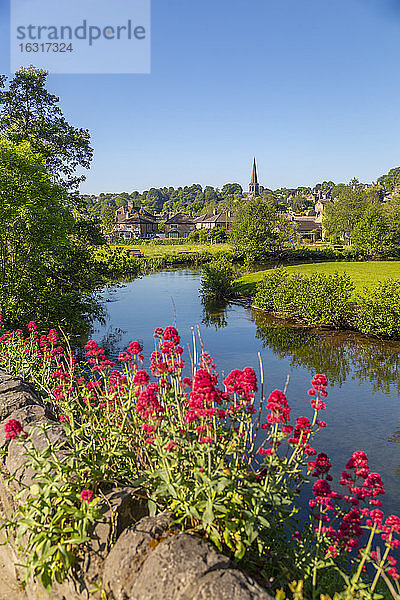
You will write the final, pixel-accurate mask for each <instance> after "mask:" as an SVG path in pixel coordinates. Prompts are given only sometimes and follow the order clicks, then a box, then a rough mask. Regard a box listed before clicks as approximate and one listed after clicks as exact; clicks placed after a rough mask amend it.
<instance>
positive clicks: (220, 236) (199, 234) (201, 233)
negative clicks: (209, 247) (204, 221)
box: [188, 227, 228, 244]
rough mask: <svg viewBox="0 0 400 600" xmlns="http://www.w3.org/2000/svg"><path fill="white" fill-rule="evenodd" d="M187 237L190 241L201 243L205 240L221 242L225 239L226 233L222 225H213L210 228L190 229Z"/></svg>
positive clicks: (226, 237) (205, 241)
mask: <svg viewBox="0 0 400 600" xmlns="http://www.w3.org/2000/svg"><path fill="white" fill-rule="evenodd" d="M188 239H189V241H190V242H199V243H201V244H204V243H207V242H215V243H219V244H223V243H225V242H226V241H227V239H228V235H227V232H226V229H225V228H224V227H213V228H212V229H206V228H203V229H196V230H195V231H191V232H190V233H189V237H188Z"/></svg>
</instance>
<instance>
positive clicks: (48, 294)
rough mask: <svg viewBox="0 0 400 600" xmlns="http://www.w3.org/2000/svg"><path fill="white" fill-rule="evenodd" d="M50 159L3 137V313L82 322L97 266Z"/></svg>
mask: <svg viewBox="0 0 400 600" xmlns="http://www.w3.org/2000/svg"><path fill="white" fill-rule="evenodd" d="M65 195H66V192H65V189H64V187H63V186H61V185H59V184H57V183H54V182H53V180H52V178H51V176H50V175H49V174H48V172H47V165H46V161H45V159H44V158H43V157H41V156H40V155H38V154H37V153H35V152H33V150H32V148H31V147H30V145H29V143H28V142H22V143H20V144H14V143H12V142H10V141H8V140H4V139H0V313H1V314H2V316H3V318H4V319H5V320H6V322H7V323H8V324H9V325H12V324H14V325H18V326H21V324H23V323H26V322H27V321H29V320H37V321H39V322H42V323H44V322H45V323H46V324H47V325H48V324H49V323H51V324H53V325H54V324H56V323H58V324H60V325H62V326H63V327H64V328H67V329H70V326H72V327H73V326H74V325H76V326H77V327H82V324H83V322H84V321H83V318H82V314H83V313H84V312H86V311H88V310H89V309H90V306H91V301H90V299H89V298H88V296H87V293H88V290H89V289H90V287H91V286H93V285H94V280H93V277H94V276H93V267H92V263H91V260H90V254H89V253H88V249H87V245H86V243H85V241H84V237H83V236H82V235H79V232H78V230H77V228H76V222H75V221H74V218H73V216H72V213H71V211H70V210H69V208H68V207H67V205H66V202H65Z"/></svg>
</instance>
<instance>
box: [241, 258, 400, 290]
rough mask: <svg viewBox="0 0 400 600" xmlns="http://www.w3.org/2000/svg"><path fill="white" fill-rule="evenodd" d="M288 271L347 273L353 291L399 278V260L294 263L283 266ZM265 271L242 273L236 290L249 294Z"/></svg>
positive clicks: (330, 273)
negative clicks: (353, 288)
mask: <svg viewBox="0 0 400 600" xmlns="http://www.w3.org/2000/svg"><path fill="white" fill-rule="evenodd" d="M285 268H286V269H288V271H290V272H294V273H304V274H306V275H310V274H311V273H323V274H324V275H333V273H335V272H338V273H340V274H341V273H347V274H348V275H350V277H351V279H352V281H353V283H354V285H355V288H356V289H355V291H354V293H355V294H356V293H357V292H360V291H361V290H362V288H363V287H364V286H367V287H368V286H371V285H373V284H375V283H377V282H378V281H382V280H384V279H388V278H389V277H391V278H393V279H397V278H400V261H367V262H326V263H311V264H304V265H294V266H289V267H285ZM265 272H266V271H257V272H255V273H250V274H249V275H244V276H243V277H240V278H239V279H238V280H237V281H236V285H235V287H236V290H237V292H238V293H240V294H242V295H251V294H252V293H253V291H254V289H255V286H256V284H257V283H258V282H259V281H261V279H262V278H263V277H264V275H265Z"/></svg>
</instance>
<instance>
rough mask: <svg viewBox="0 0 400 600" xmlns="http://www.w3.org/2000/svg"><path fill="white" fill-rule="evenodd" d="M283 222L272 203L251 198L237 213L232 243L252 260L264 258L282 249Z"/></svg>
mask: <svg viewBox="0 0 400 600" xmlns="http://www.w3.org/2000/svg"><path fill="white" fill-rule="evenodd" d="M281 225H283V221H282V222H281V219H280V217H279V216H278V213H277V210H276V208H275V206H274V204H273V203H272V202H267V201H265V200H263V199H262V198H260V197H258V198H250V199H249V200H247V201H246V202H244V203H242V204H241V205H240V207H238V209H237V210H236V211H235V215H234V221H233V224H232V228H231V230H230V232H229V237H230V239H231V240H232V242H233V243H234V244H235V246H237V247H238V248H240V249H243V250H245V251H246V253H247V254H248V255H249V256H250V257H251V258H252V259H256V258H262V257H263V256H264V255H265V254H266V253H268V252H273V251H276V250H278V249H280V248H281V246H282V244H283V239H282V235H281V231H282V228H281Z"/></svg>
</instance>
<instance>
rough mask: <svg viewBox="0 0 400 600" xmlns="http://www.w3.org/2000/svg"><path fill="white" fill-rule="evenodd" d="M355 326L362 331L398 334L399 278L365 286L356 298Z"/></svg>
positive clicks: (379, 334) (382, 334) (399, 323)
mask: <svg viewBox="0 0 400 600" xmlns="http://www.w3.org/2000/svg"><path fill="white" fill-rule="evenodd" d="M354 324H355V327H356V328H357V329H358V330H359V331H361V332H362V333H366V334H368V335H378V336H385V337H394V338H398V337H399V336H400V279H387V280H386V281H382V282H379V283H378V284H376V285H375V286H373V287H370V288H365V289H364V291H363V292H362V294H361V295H360V297H359V298H357V310H356V311H355V313H354Z"/></svg>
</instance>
